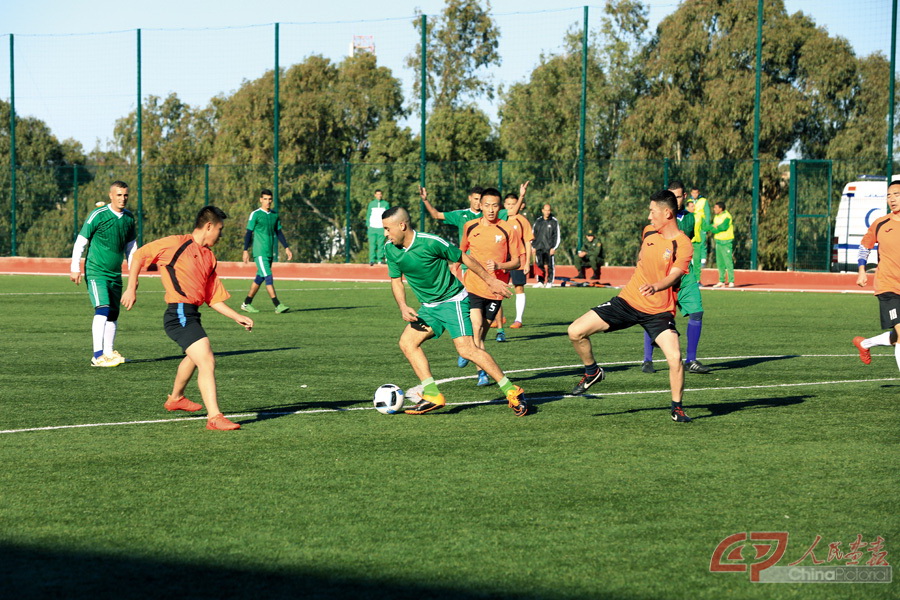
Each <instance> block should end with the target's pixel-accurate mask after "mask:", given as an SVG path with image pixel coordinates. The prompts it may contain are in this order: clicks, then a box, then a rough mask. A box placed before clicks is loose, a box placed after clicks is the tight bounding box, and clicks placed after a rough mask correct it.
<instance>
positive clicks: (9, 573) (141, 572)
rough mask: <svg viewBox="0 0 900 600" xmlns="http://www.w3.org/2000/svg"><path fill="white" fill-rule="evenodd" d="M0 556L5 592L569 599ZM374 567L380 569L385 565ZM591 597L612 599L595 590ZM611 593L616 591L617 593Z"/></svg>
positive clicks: (293, 574) (202, 567) (108, 557)
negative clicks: (0, 558)
mask: <svg viewBox="0 0 900 600" xmlns="http://www.w3.org/2000/svg"><path fill="white" fill-rule="evenodd" d="M123 526H125V524H124V523H123ZM226 545H227V544H226ZM0 555H2V556H3V563H2V565H0V581H3V586H2V587H3V596H4V597H5V598H116V599H117V600H129V599H131V598H210V599H216V600H219V599H222V598H252V599H254V600H255V599H259V598H265V599H267V600H277V599H281V598H291V599H296V598H304V599H320V598H321V599H325V598H330V599H335V598H353V599H354V600H369V599H371V600H375V599H379V600H380V599H383V598H392V599H395V598H396V599H407V598H408V599H410V600H421V599H422V598H440V599H443V598H447V599H459V600H469V599H475V598H486V597H490V598H496V599H498V600H506V599H509V600H513V599H525V600H530V599H537V598H547V599H549V600H552V599H553V598H562V597H566V598H576V596H572V595H571V594H566V593H561V594H560V595H537V594H530V593H527V592H523V591H522V590H516V591H503V590H502V587H501V586H502V584H498V585H497V588H499V589H497V588H495V589H484V588H483V587H479V588H478V589H475V588H474V584H473V589H471V590H469V589H466V584H465V583H460V584H458V586H457V587H447V586H442V585H440V584H429V583H427V582H419V581H410V582H404V581H397V580H389V579H387V578H382V579H376V578H374V577H372V578H367V577H363V576H352V575H346V576H341V575H340V570H341V566H340V565H338V564H336V565H335V566H334V570H333V571H327V572H322V571H315V570H312V569H304V568H303V567H301V566H296V567H293V568H283V567H282V568H272V569H263V568H252V567H247V568H237V567H229V566H219V565H215V564H204V563H201V562H199V561H192V562H188V561H184V562H177V561H175V560H171V561H167V560H163V559H157V558H146V557H137V556H122V555H117V554H102V553H99V552H85V551H66V550H45V549H35V548H27V547H21V546H16V545H12V544H2V545H0ZM378 570H379V571H380V572H382V573H384V572H386V571H387V569H378ZM404 572H408V570H404ZM590 597H591V598H599V599H604V598H613V596H612V595H607V594H604V593H603V592H602V591H601V592H599V593H594V594H591V596H590ZM615 597H621V596H620V595H618V594H617V595H616V596H615ZM585 598H586V596H585ZM635 598H636V597H635Z"/></svg>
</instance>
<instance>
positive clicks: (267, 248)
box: [247, 208, 281, 260]
mask: <svg viewBox="0 0 900 600" xmlns="http://www.w3.org/2000/svg"><path fill="white" fill-rule="evenodd" d="M247 229H248V230H249V231H251V232H253V257H254V258H256V257H259V256H262V257H263V258H269V259H271V260H275V259H276V258H278V238H277V237H276V236H277V233H278V232H279V231H281V220H280V219H279V218H278V213H276V212H274V211H266V210H263V209H261V208H257V209H256V210H254V211H253V212H252V213H250V218H249V219H248V220H247Z"/></svg>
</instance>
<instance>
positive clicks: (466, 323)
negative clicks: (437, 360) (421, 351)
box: [419, 298, 472, 339]
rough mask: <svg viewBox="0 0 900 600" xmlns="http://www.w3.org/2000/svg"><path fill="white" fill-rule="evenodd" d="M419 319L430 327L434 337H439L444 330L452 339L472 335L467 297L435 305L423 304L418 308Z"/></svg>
mask: <svg viewBox="0 0 900 600" xmlns="http://www.w3.org/2000/svg"><path fill="white" fill-rule="evenodd" d="M419 320H420V321H423V322H424V323H425V324H426V325H428V326H429V327H431V329H432V331H434V337H436V338H439V337H441V334H443V333H444V330H447V331H449V332H450V337H451V338H453V339H456V338H458V337H463V336H466V335H468V336H471V335H472V320H471V318H470V317H469V299H468V298H463V299H462V300H458V301H452V300H450V301H447V302H441V303H440V304H438V305H437V306H423V307H421V308H420V309H419Z"/></svg>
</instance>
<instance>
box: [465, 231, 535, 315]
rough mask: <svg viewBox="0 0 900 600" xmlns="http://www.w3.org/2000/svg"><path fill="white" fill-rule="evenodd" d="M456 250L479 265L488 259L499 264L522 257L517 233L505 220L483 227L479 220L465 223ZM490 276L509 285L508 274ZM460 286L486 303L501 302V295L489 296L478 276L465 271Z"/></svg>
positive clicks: (523, 250)
mask: <svg viewBox="0 0 900 600" xmlns="http://www.w3.org/2000/svg"><path fill="white" fill-rule="evenodd" d="M459 247H460V250H462V251H463V252H466V251H469V254H471V255H472V257H473V258H474V259H476V260H477V261H478V262H480V263H481V264H482V265H484V264H486V263H487V261H488V260H493V261H494V262H496V263H502V262H507V261H510V260H512V257H514V256H518V257H519V261H523V260H524V258H525V246H524V245H523V243H522V235H521V233H519V230H518V229H514V228H513V227H512V225H510V224H509V223H508V222H506V221H497V222H496V223H488V224H484V223H483V222H482V218H481V217H479V218H478V219H474V220H472V221H469V222H468V223H466V225H465V228H464V229H463V239H462V242H460V244H459ZM494 275H496V277H497V279H499V280H500V281H502V282H504V283H508V282H509V272H508V271H499V270H498V271H494ZM463 283H464V284H465V285H466V289H467V290H468V291H470V292H471V293H473V294H475V295H476V296H481V297H482V298H488V299H489V300H502V299H503V296H499V295H497V294H494V293H492V292H491V290H490V288H488V286H487V284H486V283H485V282H484V281H482V279H481V277H479V276H478V275H472V274H471V273H470V272H468V271H466V277H465V279H464V280H463Z"/></svg>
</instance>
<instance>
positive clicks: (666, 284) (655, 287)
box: [640, 269, 684, 296]
mask: <svg viewBox="0 0 900 600" xmlns="http://www.w3.org/2000/svg"><path fill="white" fill-rule="evenodd" d="M682 275H684V271H682V270H681V269H672V272H671V273H669V274H668V275H666V276H665V277H664V278H663V279H660V280H659V281H657V282H656V283H645V284H644V285H642V286H641V287H640V292H641V294H643V295H644V296H652V295H653V294H655V293H657V292H661V291H663V290H667V289H669V288H670V287H672V286H673V285H675V284H676V283H677V282H679V281H681V276H682Z"/></svg>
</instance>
